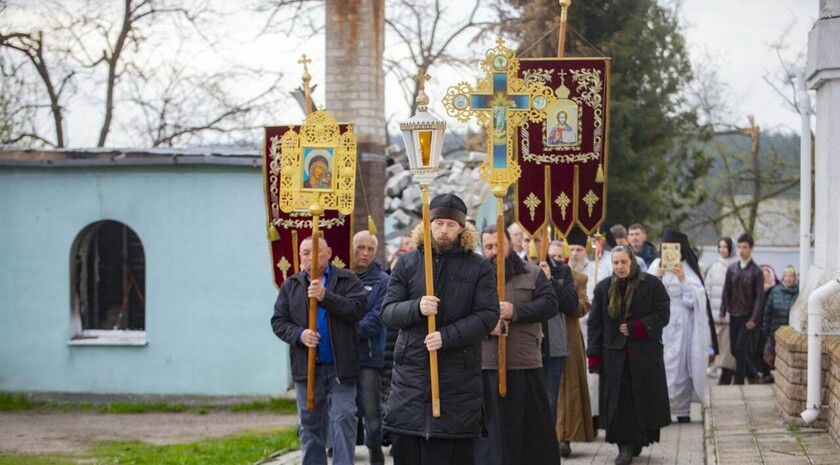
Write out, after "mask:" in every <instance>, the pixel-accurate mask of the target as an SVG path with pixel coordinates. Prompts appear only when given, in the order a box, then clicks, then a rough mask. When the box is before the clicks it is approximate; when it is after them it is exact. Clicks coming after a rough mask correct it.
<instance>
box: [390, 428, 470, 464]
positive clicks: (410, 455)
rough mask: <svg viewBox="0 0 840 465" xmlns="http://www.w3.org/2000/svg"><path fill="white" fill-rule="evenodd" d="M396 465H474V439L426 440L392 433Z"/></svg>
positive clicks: (392, 451)
mask: <svg viewBox="0 0 840 465" xmlns="http://www.w3.org/2000/svg"><path fill="white" fill-rule="evenodd" d="M391 438H392V441H393V446H392V447H391V453H392V455H393V456H394V465H473V463H474V460H473V440H472V439H440V438H431V439H428V440H426V439H425V438H421V437H419V436H406V435H404V434H399V433H393V432H392V433H391Z"/></svg>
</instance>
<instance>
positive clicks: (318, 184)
mask: <svg viewBox="0 0 840 465" xmlns="http://www.w3.org/2000/svg"><path fill="white" fill-rule="evenodd" d="M349 128H350V125H349V124H339V125H338V132H339V133H341V134H345V133H347V131H348V129H349ZM289 130H292V131H294V132H295V133H296V134H299V133H300V132H301V126H300V125H297V126H268V127H266V128H265V141H264V144H265V145H264V147H263V185H264V193H265V199H266V210H267V211H266V213H267V215H268V216H267V219H268V227H269V239H270V240H269V248H270V252H271V264H272V275H273V277H274V285H275V286H277V287H278V288H279V287H280V285H281V284H283V281H285V280H286V278H288V277H289V276H291V275H292V274H294V273H297V272H298V271H300V260H299V259H298V248H299V246H300V241H302V240H303V239H304V238H306V237H308V236H311V235H312V215H311V214H310V213H309V211H308V210H306V209H304V208H301V209H297V210H293V211H290V212H284V211H283V209H281V207H280V199H281V196H283V195H284V194H285V192H284V189H283V186H284V184H283V183H282V182H281V168H282V160H283V148H284V146H283V143H282V141H283V136H284V135H286V133H287V132H288V131H289ZM287 140H288V138H287ZM334 155H335V154H334V153H333V154H330V152H329V151H328V150H325V149H323V148H316V147H308V148H303V149H302V151H301V153H299V154H298V156H299V157H300V159H301V161H302V163H303V170H302V176H301V179H299V180H295V181H297V183H298V186H297V187H298V188H300V189H313V190H319V189H326V188H327V187H328V186H331V185H332V183H333V181H334V179H333V178H334V176H335V169H336V166H337V165H336V161H337V160H336V158H335V156H334ZM354 174H355V173H354ZM352 222H353V215H352V214H344V213H340V212H339V211H338V210H326V211H324V213H323V214H322V215H321V216H320V219H319V222H318V223H319V225H320V230H321V232H322V233H323V236H324V239H326V240H327V243H328V244H329V245H330V247H331V248H332V251H333V258H332V262H331V263H332V264H333V265H334V266H337V267H339V268H346V267H349V266H350V260H351V249H352V247H351V246H352V242H353V224H352Z"/></svg>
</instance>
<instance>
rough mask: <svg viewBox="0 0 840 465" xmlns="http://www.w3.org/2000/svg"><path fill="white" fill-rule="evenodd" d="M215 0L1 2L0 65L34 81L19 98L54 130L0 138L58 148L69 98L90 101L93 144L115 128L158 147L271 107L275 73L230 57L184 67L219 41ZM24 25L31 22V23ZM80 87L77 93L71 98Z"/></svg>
mask: <svg viewBox="0 0 840 465" xmlns="http://www.w3.org/2000/svg"><path fill="white" fill-rule="evenodd" d="M222 5H224V4H223V3H222V2H218V1H216V0H189V1H179V0H122V1H120V2H119V3H116V2H107V1H101V0H75V1H59V0H44V1H43V2H42V3H38V4H28V3H24V2H21V3H20V4H18V5H17V6H16V7H13V6H11V5H10V7H9V9H13V8H14V9H16V13H18V14H17V15H8V16H7V15H4V17H2V18H0V56H2V57H4V58H5V59H6V64H7V66H6V69H7V70H11V69H14V70H15V72H16V76H17V77H19V78H22V79H24V80H25V81H26V83H27V85H32V84H33V83H35V82H38V83H39V87H40V89H41V91H40V92H39V93H38V95H35V96H34V97H33V98H32V100H31V101H28V102H19V103H20V105H21V108H30V109H32V108H34V109H36V113H38V114H41V117H40V119H41V120H43V116H44V114H43V112H44V111H46V112H47V113H48V114H49V115H50V116H51V119H52V127H53V128H54V131H55V137H48V136H46V135H45V133H44V132H43V131H32V132H31V133H29V132H27V133H24V132H21V131H18V132H17V134H16V135H15V136H10V137H8V138H6V141H7V142H9V141H14V140H18V141H21V140H22V139H26V140H29V141H36V142H40V143H42V144H44V145H48V146H54V147H64V146H65V145H66V143H67V134H66V129H65V128H66V122H65V118H66V112H67V111H68V107H69V106H70V105H71V103H76V104H79V105H84V104H86V105H88V106H89V105H91V104H93V105H96V106H98V107H99V108H100V114H101V115H102V122H101V125H99V126H98V127H97V128H96V131H97V136H96V139H95V140H96V145H97V146H99V147H103V146H106V145H107V144H108V141H109V138H110V136H111V134H112V133H113V132H114V129H115V128H119V129H120V132H121V135H122V136H124V137H127V136H126V133H129V134H130V135H133V136H134V140H137V141H138V143H140V144H143V145H153V146H159V145H175V144H178V143H186V142H193V143H195V142H198V141H200V140H202V138H203V137H207V136H209V135H215V136H214V137H216V138H218V137H219V134H224V135H226V136H227V135H228V131H231V130H234V131H236V130H240V129H242V130H247V129H249V128H253V127H255V126H257V125H258V124H256V123H255V122H254V117H255V116H256V115H257V114H258V113H259V112H262V111H267V107H268V106H272V105H273V106H274V107H275V109H276V105H277V102H278V101H279V100H281V99H280V97H279V95H280V94H279V90H276V89H275V87H276V84H277V81H278V79H279V75H280V73H279V72H270V71H263V70H261V71H258V72H254V71H253V70H246V69H243V68H240V70H239V71H233V69H234V68H235V65H234V64H229V65H225V66H221V67H217V68H213V69H212V70H210V71H207V70H204V71H202V70H201V67H200V66H195V67H193V68H190V67H189V64H190V61H191V60H192V58H193V57H192V56H191V55H190V54H193V55H195V54H197V53H198V52H197V51H200V52H201V53H203V54H204V56H217V55H218V53H217V48H218V46H219V45H220V44H222V43H223V41H224V40H226V37H225V35H224V34H225V29H224V28H221V27H218V25H219V24H220V23H221V22H222V21H224V17H223V15H221V14H220V12H219V11H218V8H220V7H221V6H222ZM47 13H48V14H47ZM35 17H37V18H36V19H33V18H35ZM21 18H23V19H21ZM42 18H43V20H42ZM27 19H28V22H27ZM214 21H216V23H214ZM33 24H37V25H38V27H39V29H37V30H33V28H34V26H33ZM24 61H25V62H27V63H29V66H28V67H27V68H26V69H24V68H22V67H20V66H19V65H20V63H21V62H24ZM176 69H177V70H178V71H177V72H175V71H173V70H176ZM245 83H247V84H248V85H243V84H245ZM260 83H262V84H260ZM251 89H253V90H251ZM246 91H250V92H251V95H248V94H247V93H246ZM100 92H101V93H100ZM82 93H83V94H84V96H85V101H83V102H79V100H78V99H77V96H78V95H79V94H82ZM91 95H94V96H93V97H91ZM191 99H196V101H190V100H191ZM71 101H72V102H71ZM152 115H154V117H152ZM36 117H37V115H36ZM36 119H39V118H36ZM138 121H139V122H141V123H143V124H140V125H138V124H137V123H138Z"/></svg>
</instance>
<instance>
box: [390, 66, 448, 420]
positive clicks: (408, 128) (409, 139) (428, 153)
mask: <svg viewBox="0 0 840 465" xmlns="http://www.w3.org/2000/svg"><path fill="white" fill-rule="evenodd" d="M430 78H431V76H429V75H428V74H426V73H425V71H424V70H422V69H421V70H420V71H419V72H418V73H417V75H416V76H414V80H416V81H418V83H419V87H420V89H419V91H418V94H417V100H416V103H417V112H416V113H415V114H414V116H412V117H411V118H410V119H409V120H407V121H404V122H402V123H400V130H401V131H402V133H403V139H404V140H405V151H406V154H407V155H408V164H409V166H410V169H411V172H412V174H414V178H415V179H416V180H417V182H418V183H420V189H421V191H422V193H423V261H424V263H425V277H426V295H427V296H434V295H435V288H434V283H433V282H432V233H431V225H430V224H429V184H430V183H431V182H432V181H433V180H434V179H435V176H437V172H438V166H439V165H440V153H441V150H442V148H443V133H444V132H445V131H446V122H445V121H443V120H441V119H440V118H438V117H436V116H435V115H433V114H431V113H429V110H428V105H429V97H427V96H426V92H425V85H426V81H428V80H429V79H430ZM428 330H429V333H433V332H435V331H436V329H435V316H434V315H429V316H428ZM429 369H430V370H431V381H432V416H435V417H439V416H440V389H439V386H438V364H437V352H436V351H432V352H429Z"/></svg>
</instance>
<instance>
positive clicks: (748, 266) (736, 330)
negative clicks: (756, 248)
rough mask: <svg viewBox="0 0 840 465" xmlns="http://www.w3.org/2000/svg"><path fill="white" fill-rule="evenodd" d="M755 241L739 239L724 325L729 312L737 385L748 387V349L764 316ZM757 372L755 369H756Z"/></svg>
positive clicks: (728, 277) (729, 274)
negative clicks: (746, 380) (753, 253)
mask: <svg viewBox="0 0 840 465" xmlns="http://www.w3.org/2000/svg"><path fill="white" fill-rule="evenodd" d="M753 244H754V242H753V238H752V236H750V235H749V234H747V233H744V234H741V235H740V236H739V237H738V258H739V260H738V261H736V262H735V263H733V264H731V265H729V268H727V269H726V280H725V281H724V284H723V296H722V297H721V301H720V321H724V319H725V318H726V313H727V312H729V343H730V347H732V355H734V356H735V360H736V363H735V384H744V378H746V376H747V369H748V368H749V367H751V366H752V362H750V359H749V353H748V350H747V346H748V344H749V342H750V339H751V336H754V335H753V334H752V332H753V331H754V330H755V327H756V326H759V331H760V325H761V319H762V317H763V316H764V313H763V312H764V300H765V298H764V272H763V271H761V268H760V267H759V266H758V265H756V264H755V262H754V261H753V259H752V249H753ZM753 370H754V368H753Z"/></svg>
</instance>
